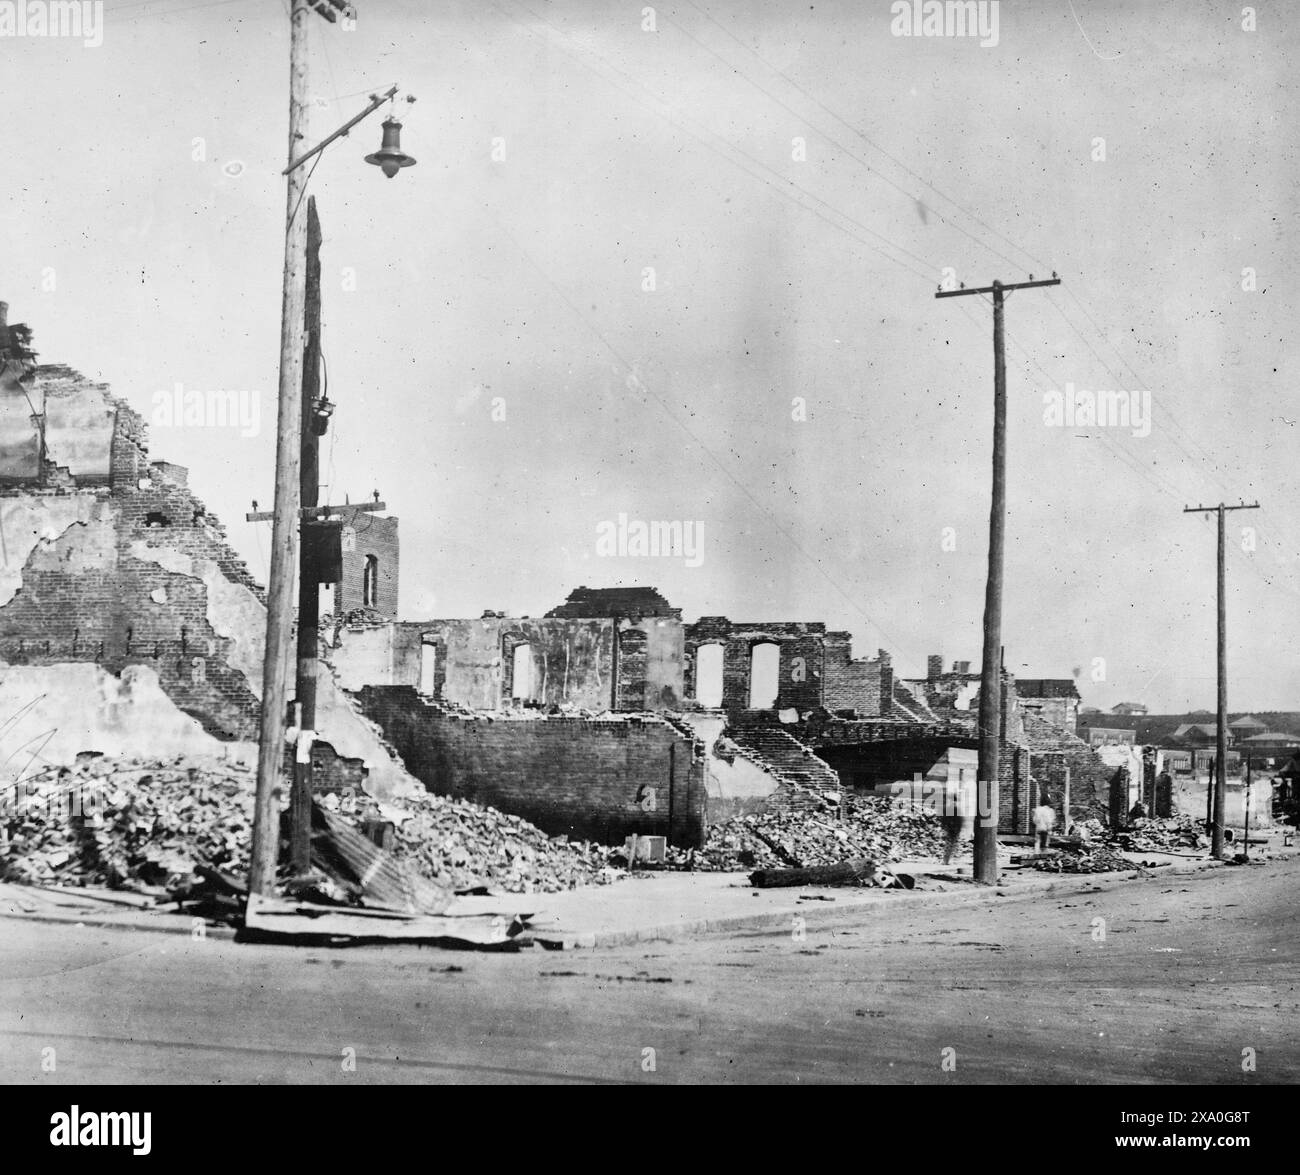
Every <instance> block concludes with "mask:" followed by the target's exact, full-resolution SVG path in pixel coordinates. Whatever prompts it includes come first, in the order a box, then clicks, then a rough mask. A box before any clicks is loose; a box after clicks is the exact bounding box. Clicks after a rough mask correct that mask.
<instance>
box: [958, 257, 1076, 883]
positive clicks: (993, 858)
mask: <svg viewBox="0 0 1300 1175" xmlns="http://www.w3.org/2000/svg"><path fill="white" fill-rule="evenodd" d="M1032 276H1033V275H1032V274H1031V275H1030V277H1031V280H1030V281H1027V282H1016V283H1013V284H1010V285H1004V284H1003V283H1002V282H1000V281H995V282H994V283H993V284H992V285H991V286H984V287H981V288H979V289H971V290H968V289H965V288H964V287H962V288H960V289H956V290H940V291H939V292H938V293H937V294H935V297H936V298H958V297H963V296H965V295H967V294H992V295H993V502H992V505H991V506H990V508H989V574H988V582H987V584H986V585H985V589H984V656H983V661H982V662H981V665H980V709H979V744H980V746H979V773H978V777H977V778H976V781H975V793H976V813H975V868H974V879H975V882H976V884H977V885H993V884H995V883H996V882H997V879H998V776H999V773H998V767H999V764H998V741H999V739H1000V737H1001V733H1002V730H1001V728H1002V673H1001V664H1000V661H1001V651H1002V563H1003V547H1004V540H1005V534H1006V497H1007V364H1006V354H1005V346H1004V342H1003V337H1002V336H1003V325H1002V318H1003V302H1004V300H1005V296H1006V294H1007V292H1008V291H1010V290H1023V289H1031V288H1034V287H1037V286H1059V285H1060V284H1061V279H1060V278H1058V277H1057V276H1056V274H1052V276H1051V278H1050V279H1049V280H1047V281H1033V280H1032Z"/></svg>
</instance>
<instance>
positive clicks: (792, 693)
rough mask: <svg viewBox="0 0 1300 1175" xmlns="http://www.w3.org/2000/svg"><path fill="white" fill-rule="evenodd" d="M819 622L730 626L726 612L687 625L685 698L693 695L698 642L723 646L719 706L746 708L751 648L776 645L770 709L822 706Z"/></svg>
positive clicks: (821, 628) (822, 631) (822, 632)
mask: <svg viewBox="0 0 1300 1175" xmlns="http://www.w3.org/2000/svg"><path fill="white" fill-rule="evenodd" d="M825 635H826V626H825V625H824V624H821V623H787V622H775V621H764V622H762V623H758V624H733V623H732V622H731V621H729V620H728V619H727V618H726V617H725V616H703V617H701V618H700V619H699V620H698V621H696V622H695V623H694V624H688V625H686V629H685V642H684V644H685V653H686V664H685V668H684V672H683V683H684V686H685V690H686V696H687V697H688V698H694V697H696V685H695V666H696V651H697V650H698V649H699V647H700V646H701V645H705V644H721V645H722V708H723V709H724V710H729V711H738V710H747V709H749V693H750V665H751V660H752V656H753V650H754V648H755V646H757V645H761V644H775V645H776V646H777V647H778V650H779V664H778V671H777V695H776V704H775V706H773V707H771V708H772V709H777V710H783V709H789V708H794V709H797V710H799V711H801V712H803V711H808V710H814V709H816V708H818V707H819V706H820V705H821V704H822V662H823V642H824V638H825Z"/></svg>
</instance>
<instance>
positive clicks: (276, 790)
mask: <svg viewBox="0 0 1300 1175" xmlns="http://www.w3.org/2000/svg"><path fill="white" fill-rule="evenodd" d="M309 18H310V11H309V9H308V8H307V7H306V5H304V4H301V3H297V2H296V0H295V2H294V3H293V4H292V5H291V11H290V14H289V38H290V39H289V152H288V158H289V160H290V161H292V160H293V157H294V153H295V152H296V151H297V150H298V144H299V143H300V142H302V141H303V140H304V139H305V137H306V130H307V126H306V122H307V21H308V19H309ZM306 184H307V177H306V173H305V172H303V171H302V170H301V169H300V168H295V169H294V170H292V171H290V172H289V174H288V180H287V183H286V189H287V198H286V212H285V233H284V289H283V295H282V299H281V306H280V386H279V400H278V406H277V414H276V435H275V507H274V514H273V519H272V523H273V524H272V528H271V570H270V583H269V585H268V587H267V600H266V613H267V614H266V655H265V659H264V661H263V664H262V724H261V735H260V740H259V744H258V755H257V797H256V801H255V804H254V809H253V848H252V862H251V864H250V866H249V871H248V890H249V892H250V893H257V894H269V893H271V892H272V890H273V888H274V886H275V866H276V858H277V856H278V849H279V844H280V810H279V809H280V805H279V798H280V777H281V774H282V770H283V765H284V758H285V743H284V730H285V726H284V720H285V702H286V691H287V688H288V677H289V647H290V634H291V632H292V629H293V577H294V570H295V568H296V566H297V554H298V515H299V507H300V503H299V498H300V494H301V486H300V484H299V476H300V453H299V436H298V430H299V428H300V426H301V421H302V358H303V311H304V305H303V303H304V281H303V276H304V275H303V261H304V257H305V254H306V245H307V224H306V217H305V215H304V214H303V213H304V210H303V209H302V208H301V207H300V205H301V204H302V197H303V192H304V190H305V188H306Z"/></svg>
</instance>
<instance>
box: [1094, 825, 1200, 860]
mask: <svg viewBox="0 0 1300 1175" xmlns="http://www.w3.org/2000/svg"><path fill="white" fill-rule="evenodd" d="M1111 835H1112V838H1113V839H1114V841H1115V843H1116V844H1117V845H1119V846H1120V848H1122V849H1124V850H1126V851H1134V852H1139V853H1159V852H1168V851H1169V850H1171V849H1173V850H1179V849H1204V848H1208V847H1209V844H1210V840H1209V838H1208V837H1207V836H1206V835H1205V830H1204V827H1203V825H1202V824H1201V823H1200V821H1198V820H1196V818H1195V817H1192V816H1171V817H1168V818H1165V819H1151V818H1145V819H1139V820H1134V821H1132V822H1131V824H1130V825H1129V827H1128V828H1125V829H1120V830H1118V831H1116V832H1115V833H1113V834H1111Z"/></svg>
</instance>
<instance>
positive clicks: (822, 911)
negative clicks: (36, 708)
mask: <svg viewBox="0 0 1300 1175" xmlns="http://www.w3.org/2000/svg"><path fill="white" fill-rule="evenodd" d="M1298 855H1300V853H1296V852H1283V853H1279V854H1277V855H1275V856H1273V857H1271V858H1270V861H1285V860H1290V859H1293V858H1294V857H1295V856H1298ZM1225 868H1229V865H1228V862H1226V861H1213V860H1210V859H1208V858H1202V859H1197V860H1189V861H1188V862H1186V863H1185V864H1176V863H1171V864H1169V865H1162V866H1159V867H1157V868H1156V869H1154V870H1151V871H1149V872H1148V876H1150V877H1158V876H1175V875H1178V874H1191V873H1201V872H1205V871H1207V870H1212V869H1225ZM1134 880H1137V876H1135V874H1134V873H1133V872H1132V871H1127V870H1119V871H1116V872H1113V873H1070V874H1059V873H1058V874H1045V875H1044V876H1043V877H1041V878H1036V877H1035V878H1025V879H1023V880H1021V881H1018V882H1016V885H1015V889H1013V890H1004V889H999V888H998V887H997V886H989V887H987V888H983V887H981V888H976V887H974V886H973V885H972V886H967V885H964V884H961V885H960V888H957V889H952V890H945V891H943V892H936V891H933V890H931V891H926V892H921V893H917V892H906V891H904V892H894V891H888V890H882V891H881V892H880V895H879V896H878V897H873V898H872V899H871V900H869V901H862V902H856V903H854V904H853V905H846V906H840V907H839V908H837V909H826V908H825V905H824V904H823V903H820V902H818V903H814V904H812V905H807V906H802V905H790V906H786V907H782V908H781V909H779V910H766V911H764V912H763V913H761V914H736V915H733V916H731V917H726V918H709V917H707V916H706V917H700V918H692V919H688V920H685V921H678V922H668V923H662V924H660V925H657V926H640V927H631V928H628V929H623V930H594V931H574V932H566V931H564V930H556V931H546V930H540V929H539V930H528V931H525V932H524V935H522V936H521V937H522V938H525V939H526V940H527V941H530V942H535V943H537V944H538V945H539V946H543V947H546V948H549V949H550V950H592V949H596V948H599V947H617V946H630V945H633V944H636V943H644V942H675V941H683V940H686V939H694V938H702V937H705V936H707V935H710V934H732V933H735V932H737V931H742V930H768V929H771V928H773V927H776V926H782V927H784V926H788V925H789V920H790V919H791V918H792V917H793V916H795V915H796V914H798V915H799V916H800V917H803V918H804V919H805V920H806V922H807V924H808V925H809V926H816V925H826V924H828V923H838V922H844V921H848V920H850V919H853V918H860V917H863V916H864V915H872V914H877V913H881V912H884V911H887V910H888V909H890V908H897V907H898V906H905V907H909V908H917V907H922V908H923V907H926V906H942V905H947V904H957V905H968V904H972V903H975V902H982V901H985V900H988V899H990V898H1002V899H1004V900H1006V901H1021V900H1023V899H1025V898H1030V897H1040V896H1044V895H1047V894H1052V893H1054V892H1055V893H1061V894H1072V893H1079V892H1084V891H1085V890H1087V889H1091V888H1093V887H1097V886H1106V887H1112V886H1119V885H1122V884H1124V883H1126V882H1129V881H1134ZM814 907H815V908H814ZM4 918H10V919H14V920H18V921H27V922H42V923H54V924H62V925H72V926H84V927H91V928H94V929H97V930H144V931H150V932H152V933H155V934H182V935H185V936H186V937H187V938H188V937H191V936H192V934H193V922H192V921H191V918H190V917H188V916H186V915H184V914H174V913H166V914H146V915H143V916H140V915H135V916H128V917H126V918H118V917H113V916H111V915H103V914H96V913H90V914H84V915H83V914H53V913H27V912H24V911H20V910H3V909H0V919H4ZM235 934H236V931H235V929H234V928H233V927H230V926H227V925H226V924H225V923H221V922H209V921H208V920H207V919H204V935H205V937H208V938H219V939H228V940H232V941H233V940H234V938H235Z"/></svg>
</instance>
